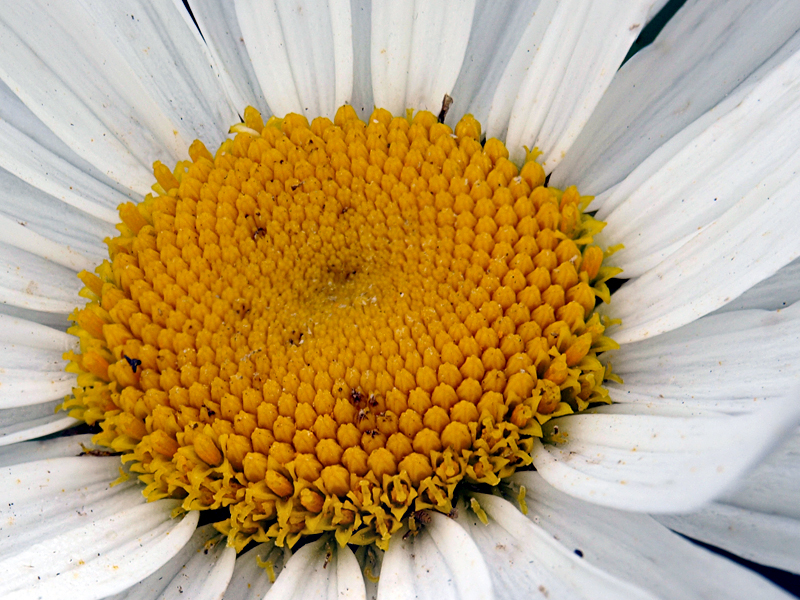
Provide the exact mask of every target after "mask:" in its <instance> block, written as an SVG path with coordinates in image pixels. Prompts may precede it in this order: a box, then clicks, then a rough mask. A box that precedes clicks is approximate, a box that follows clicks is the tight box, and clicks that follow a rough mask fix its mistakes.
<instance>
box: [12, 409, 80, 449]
mask: <svg viewBox="0 0 800 600" xmlns="http://www.w3.org/2000/svg"><path fill="white" fill-rule="evenodd" d="M62 402H63V398H60V399H58V400H53V401H51V402H45V403H44V404H33V405H30V406H21V407H18V408H7V409H5V410H0V446H7V445H8V444H15V443H17V442H24V441H25V440H32V439H35V438H38V437H42V436H45V435H49V434H51V433H55V432H56V431H62V430H64V429H68V428H70V427H74V426H75V425H78V424H79V423H80V421H78V419H73V418H72V417H68V416H67V414H66V413H64V412H58V413H57V412H56V407H57V406H58V405H59V404H61V403H62Z"/></svg>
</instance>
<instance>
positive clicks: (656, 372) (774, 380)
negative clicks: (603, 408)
mask: <svg viewBox="0 0 800 600" xmlns="http://www.w3.org/2000/svg"><path fill="white" fill-rule="evenodd" d="M754 353H756V354H757V355H758V359H757V360H754V359H753V356H754ZM608 360H609V361H610V362H611V364H612V365H613V367H614V372H616V373H617V374H618V375H619V376H620V377H622V379H623V381H624V383H621V384H619V383H614V382H610V381H609V382H608V388H609V391H610V393H611V398H612V399H613V400H614V401H615V402H622V403H634V404H648V405H654V406H659V407H675V408H678V407H680V408H685V409H692V410H697V409H700V410H704V411H719V412H723V413H728V414H736V413H742V412H750V411H753V410H755V409H757V408H758V407H760V406H761V405H762V404H763V403H764V402H768V401H771V400H774V399H776V398H780V397H781V396H783V395H784V394H785V393H786V390H789V389H794V388H798V387H800V303H798V304H794V305H792V306H791V307H790V308H787V309H784V310H782V311H779V312H777V313H775V312H767V311H761V310H748V311H736V312H727V313H722V314H719V315H712V316H708V317H704V318H702V319H699V320H697V321H694V322H693V323H690V324H689V325H685V326H683V327H681V328H679V329H676V330H674V331H671V332H669V333H665V334H662V335H659V336H656V337H654V338H649V339H646V340H642V341H640V342H634V343H632V344H624V345H623V346H622V348H620V350H616V351H612V352H609V353H608Z"/></svg>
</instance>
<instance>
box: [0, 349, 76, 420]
mask: <svg viewBox="0 0 800 600" xmlns="http://www.w3.org/2000/svg"><path fill="white" fill-rule="evenodd" d="M2 354H3V353H2V352H0V356H2ZM61 366H62V368H63V363H62V365H61ZM76 384H77V375H74V374H72V373H66V372H64V371H63V370H60V371H44V370H34V369H12V368H7V367H3V368H0V410H2V409H6V408H15V407H19V406H29V405H31V404H41V403H43V402H50V401H52V400H63V399H64V396H68V395H69V394H71V393H72V388H73V387H75V385H76Z"/></svg>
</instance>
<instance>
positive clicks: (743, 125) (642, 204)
mask: <svg viewBox="0 0 800 600" xmlns="http://www.w3.org/2000/svg"><path fill="white" fill-rule="evenodd" d="M779 54H780V55H781V56H783V55H784V54H789V57H788V58H786V59H785V60H782V61H777V62H779V63H780V64H778V65H777V66H774V65H773V67H772V68H771V69H770V68H768V67H766V66H765V67H762V69H760V70H759V72H758V73H756V74H755V75H753V76H752V77H751V78H750V79H748V81H747V82H745V84H743V85H742V86H740V88H739V89H737V90H736V93H735V94H733V95H732V96H731V97H729V98H728V99H727V100H726V101H725V102H723V103H721V104H720V105H719V106H717V107H716V108H715V109H714V110H712V111H710V112H709V113H706V114H705V115H704V116H703V117H701V118H700V119H698V120H697V121H695V122H694V123H693V124H692V125H690V126H689V127H687V128H686V129H685V130H683V131H682V132H681V133H680V134H679V135H678V136H675V137H674V138H673V139H672V140H670V142H669V143H667V144H665V145H664V146H662V147H661V148H660V149H659V150H658V151H657V152H656V153H655V154H654V155H652V156H651V157H650V158H649V159H648V160H646V161H645V162H644V163H643V164H642V165H641V166H640V167H639V168H638V169H636V170H635V171H634V172H633V173H632V174H631V175H630V176H629V177H628V178H627V179H626V180H625V181H623V182H622V183H620V184H619V186H617V187H615V188H614V190H613V192H612V193H611V194H610V196H609V198H608V199H607V200H606V201H605V203H604V205H603V207H602V209H601V210H600V211H599V212H598V218H600V219H603V220H605V221H607V223H608V225H607V226H606V228H605V230H604V231H603V235H602V239H600V241H601V242H605V243H609V244H624V245H625V248H624V249H623V250H621V251H620V252H619V253H617V254H616V255H615V256H614V259H613V261H614V264H615V265H618V266H620V267H622V268H623V269H624V270H625V276H626V277H638V276H640V275H642V274H643V273H645V272H646V271H647V270H648V269H651V268H653V267H654V266H655V265H657V264H658V263H660V262H661V261H663V260H664V259H665V258H667V257H668V256H669V255H670V254H672V253H673V252H675V251H676V250H678V249H679V248H680V247H681V246H682V245H683V244H685V243H686V241H687V240H689V239H692V237H693V236H695V235H697V234H698V232H700V233H701V234H702V228H703V227H705V226H707V225H708V224H709V223H711V222H712V221H714V220H715V219H719V220H722V219H724V218H725V215H726V212H730V211H733V212H734V213H735V216H736V218H738V219H739V220H741V219H743V218H747V217H748V215H749V213H750V212H753V211H754V208H749V209H745V206H744V205H743V204H742V200H743V198H744V199H746V198H748V197H751V198H752V197H753V194H754V193H755V198H753V200H754V201H757V202H758V203H761V202H764V201H765V200H766V199H767V198H769V197H770V193H772V194H773V195H774V194H775V193H776V192H777V190H780V189H781V188H784V187H792V186H796V185H797V183H796V179H797V175H796V172H795V171H796V168H797V164H798V162H799V161H800V157H798V155H797V146H796V144H794V143H793V141H794V139H795V137H796V136H797V135H800V85H798V84H797V74H798V73H800V34H799V35H797V36H795V38H793V39H792V40H791V41H790V42H789V43H788V44H787V46H786V47H785V48H783V49H782V50H781V52H780V53H779ZM775 60H777V59H774V60H773V61H770V64H772V62H774V61H775ZM756 198H757V200H756ZM762 227H763V225H762ZM611 240H613V242H612V241H611ZM790 260H791V258H790V259H788V260H787V261H785V262H789V261H790ZM785 262H784V263H782V264H781V265H780V266H783V264H785ZM769 274H771V273H769Z"/></svg>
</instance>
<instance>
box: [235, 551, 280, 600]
mask: <svg viewBox="0 0 800 600" xmlns="http://www.w3.org/2000/svg"><path fill="white" fill-rule="evenodd" d="M288 557H289V551H288V548H278V547H277V546H275V545H274V544H272V543H269V544H260V545H258V546H256V547H255V548H253V549H252V550H249V551H247V552H245V553H244V554H242V555H241V556H240V557H239V558H237V559H236V567H235V568H234V570H233V577H231V583H230V585H229V586H228V589H227V590H225V600H246V599H248V598H263V597H264V594H266V593H267V592H268V591H269V589H270V588H271V587H272V584H273V582H272V581H270V578H269V573H268V572H267V570H266V569H265V568H263V567H261V566H259V563H258V561H259V560H261V562H262V564H263V563H268V562H269V563H272V569H273V573H274V574H275V575H278V574H279V573H280V572H281V569H282V568H283V564H284V562H285V561H286V560H287V559H288Z"/></svg>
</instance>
